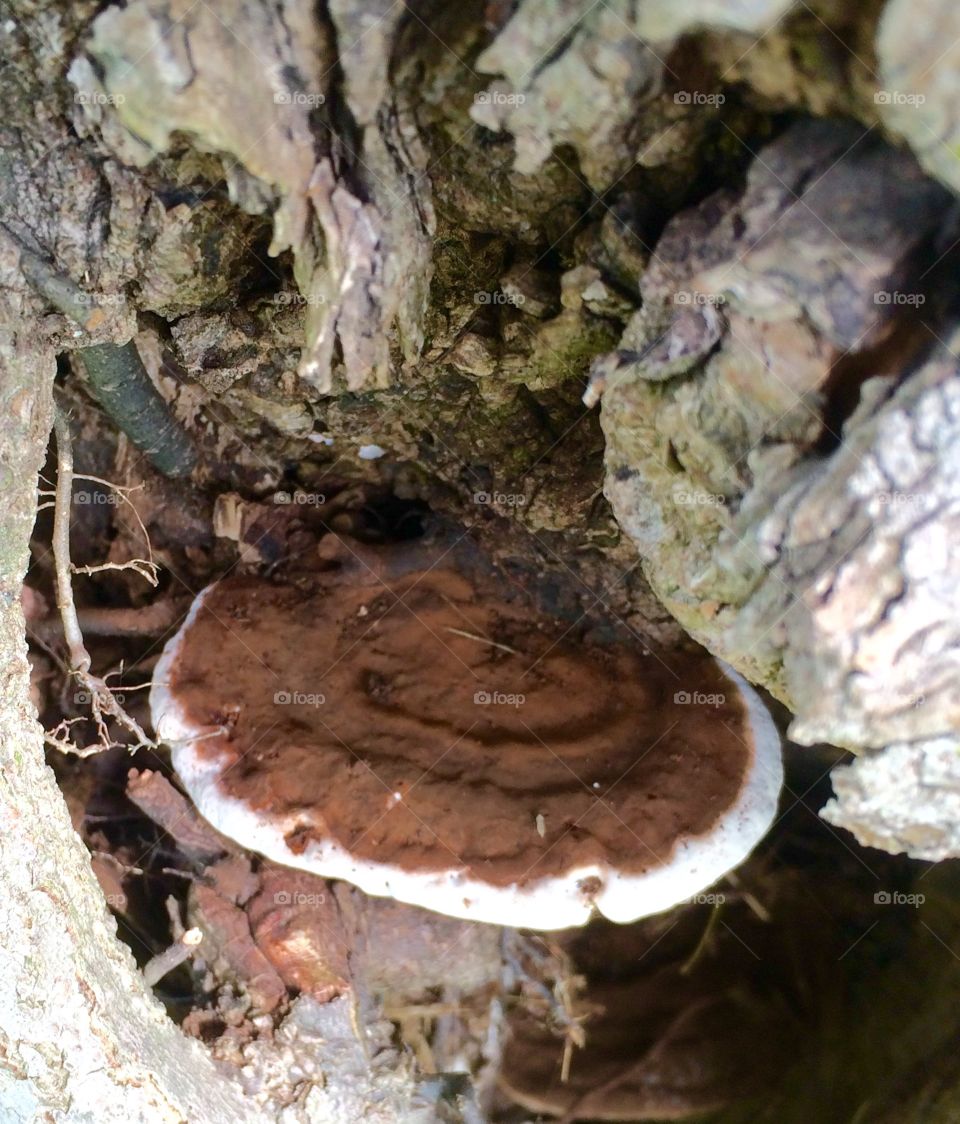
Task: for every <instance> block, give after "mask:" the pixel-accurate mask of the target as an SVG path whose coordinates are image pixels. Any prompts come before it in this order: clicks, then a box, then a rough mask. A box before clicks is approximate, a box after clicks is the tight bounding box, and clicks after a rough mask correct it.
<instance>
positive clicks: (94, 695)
mask: <svg viewBox="0 0 960 1124" xmlns="http://www.w3.org/2000/svg"><path fill="white" fill-rule="evenodd" d="M54 432H55V433H56V438H57V487H56V500H55V505H54V511H53V559H54V571H55V575H56V588H57V608H58V609H59V610H60V619H61V621H62V622H63V635H64V639H65V640H66V643H67V652H68V659H69V664H70V673H71V674H72V675H73V677H74V678H75V679H76V680H77V682H78V683H79V684H80V686H81V687H82V688H83V690H85V691H86V692H87V693H88V694H89V696H90V706H91V709H92V711H93V720H94V722H95V723H96V726H97V733H98V738H97V741H96V742H95V743H94V744H93V745H90V746H86V747H84V748H80V747H78V746H76V745H75V744H74V743H73V742H72V741H71V740H70V739H69V737H68V736H67V733H68V731H69V727H70V726H71V725H72V724H73V721H74V720H72V719H71V720H70V721H68V722H61V723H60V725H59V726H57V727H56V729H55V730H53V731H52V732H51V733H50V734H48V735H47V742H48V744H50V745H53V746H55V747H56V748H57V749H59V750H61V751H62V752H64V753H73V754H77V755H79V756H81V757H87V756H90V755H91V754H93V753H97V752H99V751H100V750H103V749H109V748H111V747H113V746H114V745H117V744H119V743H116V742H114V741H113V740H112V739H111V737H110V733H109V730H108V729H107V722H106V720H107V719H108V718H113V719H114V720H115V721H116V722H117V723H118V724H119V725H120V726H122V727H123V728H124V729H126V730H127V731H129V732H130V733H131V734H133V736H134V738H135V739H136V742H135V744H134V745H133V746H130V747H129V748H131V749H138V748H139V747H140V746H149V747H150V748H154V747H155V742H154V741H153V740H152V739H151V738H149V737H147V735H146V733H144V731H143V730H142V729H141V727H140V724H139V723H138V722H137V721H136V720H135V719H134V718H131V717H130V715H129V714H127V712H126V711H125V710H124V708H123V707H122V706H121V705H120V703H119V702H118V701H117V698H116V696H115V695H114V693H113V691H112V690H111V688H110V686H109V685H108V684H107V682H106V681H105V680H104V679H101V678H100V677H99V676H97V675H94V674H93V673H92V672H91V670H90V667H91V663H92V661H91V659H90V653H89V652H88V651H87V647H86V644H85V643H84V639H83V632H82V631H81V628H80V621H79V618H78V616H77V607H76V603H75V602H74V599H73V582H72V573H73V568H72V565H71V562H70V510H71V504H72V497H73V440H72V438H71V434H70V423H69V422H68V421H67V418H66V415H65V414H64V413H63V412H62V411H61V410H60V408H59V407H56V408H55V410H54Z"/></svg>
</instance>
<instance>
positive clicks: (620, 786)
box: [151, 535, 782, 930]
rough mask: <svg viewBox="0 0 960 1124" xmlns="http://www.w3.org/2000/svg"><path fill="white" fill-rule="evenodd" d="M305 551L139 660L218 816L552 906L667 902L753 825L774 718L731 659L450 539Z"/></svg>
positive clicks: (440, 907) (458, 886)
mask: <svg viewBox="0 0 960 1124" xmlns="http://www.w3.org/2000/svg"><path fill="white" fill-rule="evenodd" d="M319 553H320V556H321V562H320V564H319V565H318V567H317V568H315V569H313V570H312V571H311V572H308V573H304V572H302V571H299V572H297V573H296V574H294V575H286V576H285V577H283V578H282V579H277V578H276V577H274V578H273V579H269V580H268V579H266V578H262V577H252V576H230V577H227V578H225V579H223V580H221V581H219V582H216V583H215V584H213V585H211V586H209V587H207V588H206V589H205V590H204V591H203V592H202V593H201V594H200V595H199V596H198V597H197V598H196V600H195V602H194V604H193V606H192V608H191V610H190V613H189V615H188V617H187V619H186V620H185V622H184V624H183V626H182V627H181V629H180V630H179V632H178V633H177V634H176V636H174V637H173V638H172V639H171V640H170V641H169V643H168V644H167V645H166V648H165V650H164V653H163V656H162V658H161V661H160V663H159V665H158V667H157V671H156V674H155V677H154V683H155V685H154V687H153V689H152V692H151V709H152V713H153V720H154V725H155V727H156V731H157V735H158V737H159V738H161V739H162V740H163V741H164V742H166V743H167V744H169V745H170V747H171V750H172V760H173V765H174V768H175V770H176V772H177V774H178V775H179V777H180V780H181V782H182V783H183V785H184V786H185V788H186V790H187V792H188V793H189V795H190V796H191V797H192V799H193V800H194V802H195V804H196V806H197V808H198V809H199V811H200V812H201V813H202V814H203V815H204V816H205V817H206V818H207V820H209V821H210V823H211V824H213V826H214V827H216V828H217V829H218V830H219V831H220V832H222V833H223V834H224V835H227V836H229V837H230V838H232V839H234V840H236V841H238V842H239V843H241V844H242V845H244V846H246V847H248V848H250V849H252V850H254V851H258V852H260V853H261V854H263V855H266V856H267V857H268V858H270V859H272V860H274V861H275V862H278V863H283V864H286V865H287V866H290V867H297V868H302V869H304V870H308V871H311V872H313V873H315V874H320V875H323V876H325V877H328V878H336V879H344V880H346V881H348V882H351V883H353V884H354V885H356V886H359V887H360V888H361V889H362V890H364V891H366V892H367V893H369V894H374V895H380V896H387V897H392V898H395V899H397V900H398V901H402V902H407V903H410V904H414V905H418V906H423V907H425V908H427V909H430V910H434V911H436V912H438V913H444V914H448V915H450V916H453V917H460V918H466V919H469V920H474V921H485V922H491V923H494V924H499V925H508V926H516V927H525V928H531V929H542V930H548V929H561V928H567V927H570V926H576V925H582V924H584V923H585V922H586V921H587V920H588V919H589V918H590V916H591V914H592V913H593V911H594V909H596V910H598V911H599V912H600V913H602V914H603V915H605V916H606V917H608V918H610V919H611V920H613V921H617V922H629V921H633V920H635V919H637V918H639V917H643V916H646V915H649V914H652V913H657V912H660V911H662V910H665V909H668V908H670V907H671V906H674V905H677V904H678V903H680V902H682V901H684V900H687V899H689V898H691V897H693V896H695V895H696V894H697V893H699V892H700V891H702V890H704V889H705V888H707V887H708V886H710V885H711V884H712V883H714V882H715V881H716V880H717V879H718V878H720V877H721V876H722V875H723V874H725V873H726V872H727V871H729V870H730V869H732V868H733V867H734V866H736V865H737V864H738V863H740V862H741V861H742V860H743V859H744V858H745V857H746V855H747V854H748V853H749V852H750V851H751V850H752V849H753V847H754V846H755V845H756V843H757V842H758V841H759V840H760V839H761V838H762V836H763V835H764V834H765V832H766V831H767V828H768V827H769V826H770V823H771V822H772V820H773V817H774V815H775V812H776V805H777V798H778V794H779V791H780V785H781V779H782V773H781V761H780V739H779V736H778V733H777V731H776V728H775V726H774V724H773V721H772V719H771V718H770V715H769V714H768V712H767V710H766V708H765V707H764V705H763V703H762V702H761V701H760V699H759V697H758V696H757V694H756V693H755V692H754V691H753V690H752V688H751V687H750V686H749V685H748V684H747V683H746V682H745V681H744V680H743V679H742V678H741V677H740V676H739V675H737V673H736V672H734V671H733V670H732V669H731V668H729V667H727V666H725V665H722V664H719V663H718V662H717V661H715V660H714V659H712V658H711V657H709V656H707V655H704V654H691V653H679V654H670V655H667V654H663V653H660V654H658V653H654V652H652V651H647V650H646V649H644V648H643V647H642V645H640V644H638V643H636V642H635V641H633V640H632V638H631V643H630V644H628V645H623V644H605V643H602V642H600V640H597V639H595V638H594V637H593V635H592V634H590V633H585V632H584V631H583V629H582V627H580V628H579V629H578V627H577V626H575V625H573V624H571V623H570V622H569V621H564V620H558V619H557V618H556V617H554V616H552V615H551V614H549V613H548V612H546V611H544V610H542V609H540V608H538V607H536V606H535V605H534V604H533V603H532V599H531V597H530V596H529V595H527V594H524V593H523V592H522V591H518V589H517V583H515V582H513V581H511V580H509V579H508V578H507V577H506V576H505V575H504V574H503V573H502V572H500V571H494V570H492V569H488V570H487V571H486V572H483V573H481V572H480V571H479V570H478V569H476V568H475V572H471V571H470V567H464V566H460V565H457V564H456V558H457V551H453V550H449V551H448V552H447V553H446V554H444V552H443V551H434V553H433V554H432V555H431V554H430V553H429V551H428V549H427V548H426V547H423V546H421V545H420V544H419V542H418V543H413V544H410V543H405V544H398V545H396V546H394V547H386V548H377V549H372V548H369V547H362V546H360V545H359V544H356V543H350V542H346V541H344V540H340V539H337V538H336V536H333V535H328V536H326V537H325V538H324V539H322V540H321V542H320V548H319ZM324 566H325V567H326V568H323V567H324ZM594 632H596V630H594Z"/></svg>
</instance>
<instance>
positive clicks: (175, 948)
mask: <svg viewBox="0 0 960 1124" xmlns="http://www.w3.org/2000/svg"><path fill="white" fill-rule="evenodd" d="M202 940H203V933H202V931H201V930H200V929H187V931H186V932H185V933H183V934H182V935H181V936H180V938H179V939H178V940H176V941H174V943H173V944H172V945H171V946H170V947H169V948H168V949H167V950H166V951H165V952H161V953H160V954H159V955H158V956H154V957H153V959H152V960H148V961H147V963H146V964H144V966H143V982H144V983H145V984H146V985H147V987H153V986H154V985H155V984H158V983H159V982H160V981H161V980H162V979H163V977H164V976H166V975H168V974H169V973H170V972H172V971H173V969H174V968H179V967H180V965H181V964H182V963H183V962H184V960H188V959H189V958H190V957H191V956H193V954H194V953H195V952H196V951H197V949H198V948H199V947H200V942H201V941H202Z"/></svg>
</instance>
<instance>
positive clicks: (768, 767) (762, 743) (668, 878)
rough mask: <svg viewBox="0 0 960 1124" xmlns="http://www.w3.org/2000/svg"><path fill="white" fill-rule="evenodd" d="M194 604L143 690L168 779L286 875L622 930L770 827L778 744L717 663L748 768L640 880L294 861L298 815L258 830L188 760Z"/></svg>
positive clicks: (199, 761) (719, 868)
mask: <svg viewBox="0 0 960 1124" xmlns="http://www.w3.org/2000/svg"><path fill="white" fill-rule="evenodd" d="M209 588H212V587H209ZM202 602H203V595H202V594H201V596H199V597H197V598H196V599H195V601H194V603H193V605H192V606H191V609H190V613H189V614H188V616H187V619H186V620H185V621H184V624H183V626H182V627H181V629H180V631H179V632H178V633H177V635H176V636H175V637H173V639H172V640H170V641H169V643H168V644H167V646H166V648H165V649H164V652H163V655H162V657H161V659H160V661H159V662H158V664H157V667H156V671H155V673H154V685H153V687H152V688H151V691H150V708H151V711H152V714H153V721H154V726H155V729H156V733H157V737H158V738H159V739H160V740H161V741H163V742H165V743H166V744H168V745H169V746H170V748H171V753H172V760H173V766H174V769H175V770H176V772H177V775H178V776H179V777H180V780H181V781H182V782H183V785H184V787H185V788H186V790H187V792H188V794H189V795H190V797H191V798H192V799H193V802H194V804H195V805H196V807H197V809H198V810H199V812H200V813H201V815H203V816H204V818H205V819H207V820H208V821H209V822H210V823H211V824H212V825H213V826H214V827H215V828H216V829H217V830H218V831H220V832H222V834H224V835H226V836H227V837H228V838H230V839H233V840H235V841H236V842H237V843H239V844H241V845H242V846H244V847H247V848H249V849H250V850H253V851H257V852H259V853H260V854H261V855H264V856H266V857H267V858H268V859H272V860H273V861H274V862H277V863H281V864H283V865H284V866H290V867H295V868H297V869H299V870H307V871H310V872H311V873H313V874H317V875H320V876H322V877H324V878H338V879H343V880H344V881H345V882H350V883H352V884H353V885H354V886H359V888H360V889H361V890H363V891H364V892H365V893H367V894H372V895H374V896H376V897H388V898H394V899H395V900H396V901H400V902H406V903H407V904H409V905H417V906H422V907H423V908H424V909H430V910H433V911H434V912H436V913H443V914H446V915H448V916H450V917H460V918H463V919H465V920H468V921H483V922H488V923H490V924H494V925H507V926H510V927H513V928H520V929H539V930H544V931H546V930H553V929H567V928H571V927H574V926H578V925H584V924H585V923H586V922H587V921H588V920H589V919H590V917H591V916H592V915H593V912H594V909H596V910H598V911H599V912H600V913H601V914H603V916H604V917H607V918H609V920H611V921H615V922H618V923H620V924H626V923H628V922H631V921H636V920H638V919H639V918H641V917H647V916H649V915H650V914H654V913H662V912H663V911H664V910H667V909H670V908H672V907H673V906H676V905H679V904H681V903H682V902H685V901H689V900H691V899H692V898H695V897H696V896H697V895H698V894H700V893H702V892H703V891H705V890H707V889H708V888H709V887H710V886H712V885H713V884H714V883H715V882H717V881H718V880H719V879H720V878H722V877H723V875H724V874H726V873H727V872H728V871H730V870H732V869H734V867H736V866H738V865H739V864H740V863H741V862H743V860H744V859H745V858H746V857H747V856H748V855H749V854H750V852H751V851H752V850H753V848H754V847H755V846H756V845H757V844H758V843H759V842H760V840H761V839H762V838H763V837H764V835H766V833H767V831H768V830H769V828H770V826H771V824H772V823H773V821H774V818H775V816H776V812H777V803H778V800H779V796H780V789H781V786H782V782H783V766H782V761H781V745H780V735H779V733H778V732H777V728H776V726H775V725H774V723H773V719H772V718H771V717H770V714H769V712H768V711H767V708H766V706H765V705H764V703H763V702H762V700H761V699H760V697H759V695H758V694H757V693H756V691H754V689H753V688H752V687H751V686H750V685H749V684H748V683H747V682H746V680H745V679H743V677H742V676H741V675H739V674H738V673H737V672H736V671H734V670H733V668H731V667H729V666H728V665H727V664H725V663H723V662H722V661H720V660H718V661H717V663H718V664H719V666H720V668H721V670H722V672H723V674H724V675H725V676H726V678H727V679H728V680H730V682H731V683H732V684H733V685H734V686H735V688H736V691H737V693H738V694H739V696H740V697H741V698H742V699H743V701H744V704H745V706H746V711H747V731H748V734H749V736H750V740H751V742H752V745H751V747H750V765H749V768H748V771H747V773H746V775H745V777H744V780H743V784H742V786H741V788H740V792H739V794H738V797H737V800H736V802H735V803H734V804H732V805H731V806H730V808H728V809H727V811H726V812H724V813H723V814H722V815H721V816H720V817H719V819H718V820H717V821H716V823H715V824H714V825H713V827H712V828H711V829H710V831H708V832H706V833H705V834H703V835H700V836H693V837H688V838H685V839H680V840H678V841H677V843H676V844H675V846H674V850H673V853H672V854H671V856H670V858H669V859H668V860H667V861H666V862H663V863H661V864H660V865H658V866H655V867H653V868H651V869H650V870H647V871H642V872H640V873H629V874H626V873H623V872H621V871H618V870H617V869H616V868H614V867H610V866H606V865H603V864H597V863H592V864H590V865H587V866H581V867H576V868H573V869H571V870H568V871H566V872H565V873H564V874H562V875H559V876H550V877H544V878H542V879H539V880H531V881H529V882H528V883H526V884H525V885H523V886H519V885H512V886H511V885H507V886H496V885H492V884H490V883H487V882H483V881H482V880H480V879H477V878H475V877H471V876H470V875H469V873H468V872H467V871H466V870H464V869H449V870H434V871H413V870H404V869H402V868H401V867H398V866H391V865H390V864H389V863H383V862H372V861H370V860H365V859H358V858H357V857H356V856H355V855H352V854H350V852H349V851H347V850H346V849H345V848H343V847H341V846H340V844H339V843H337V842H335V841H334V840H327V841H323V842H315V841H311V842H310V843H308V845H307V846H306V847H305V849H304V850H303V851H302V852H301V853H299V854H297V853H295V852H293V851H292V850H291V849H290V848H289V847H288V846H287V842H286V837H287V836H288V835H290V834H291V833H294V832H295V831H296V830H297V828H298V827H301V826H302V821H300V820H299V819H298V818H297V816H296V815H290V816H287V817H283V818H281V817H275V818H272V819H269V820H265V819H263V818H262V817H261V816H260V815H259V814H258V813H257V812H255V811H254V810H253V809H251V808H250V807H249V806H248V805H247V804H245V803H244V802H243V801H241V800H238V799H236V798H235V797H232V796H229V795H227V794H225V793H224V791H223V789H222V788H221V787H220V776H221V769H222V766H221V764H219V763H218V761H217V760H216V759H215V758H214V757H213V756H209V757H207V756H204V755H203V754H202V753H198V751H197V747H198V743H199V744H200V745H202V743H203V740H204V738H205V737H206V738H209V734H210V731H209V729H204V728H199V727H197V726H194V725H191V724H190V723H189V722H188V721H187V720H186V716H185V714H184V712H183V709H182V708H181V707H180V705H179V704H178V703H177V701H176V700H175V698H174V697H173V694H172V692H171V691H170V689H169V687H168V686H167V685H166V683H167V681H168V680H169V678H170V673H171V670H172V668H173V665H174V663H175V662H176V660H177V658H178V656H179V651H180V645H181V642H182V639H183V637H184V636H185V635H186V633H187V631H188V629H189V626H190V625H191V624H192V623H193V621H194V619H195V617H196V615H197V613H198V611H199V609H200V607H201V605H202Z"/></svg>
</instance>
